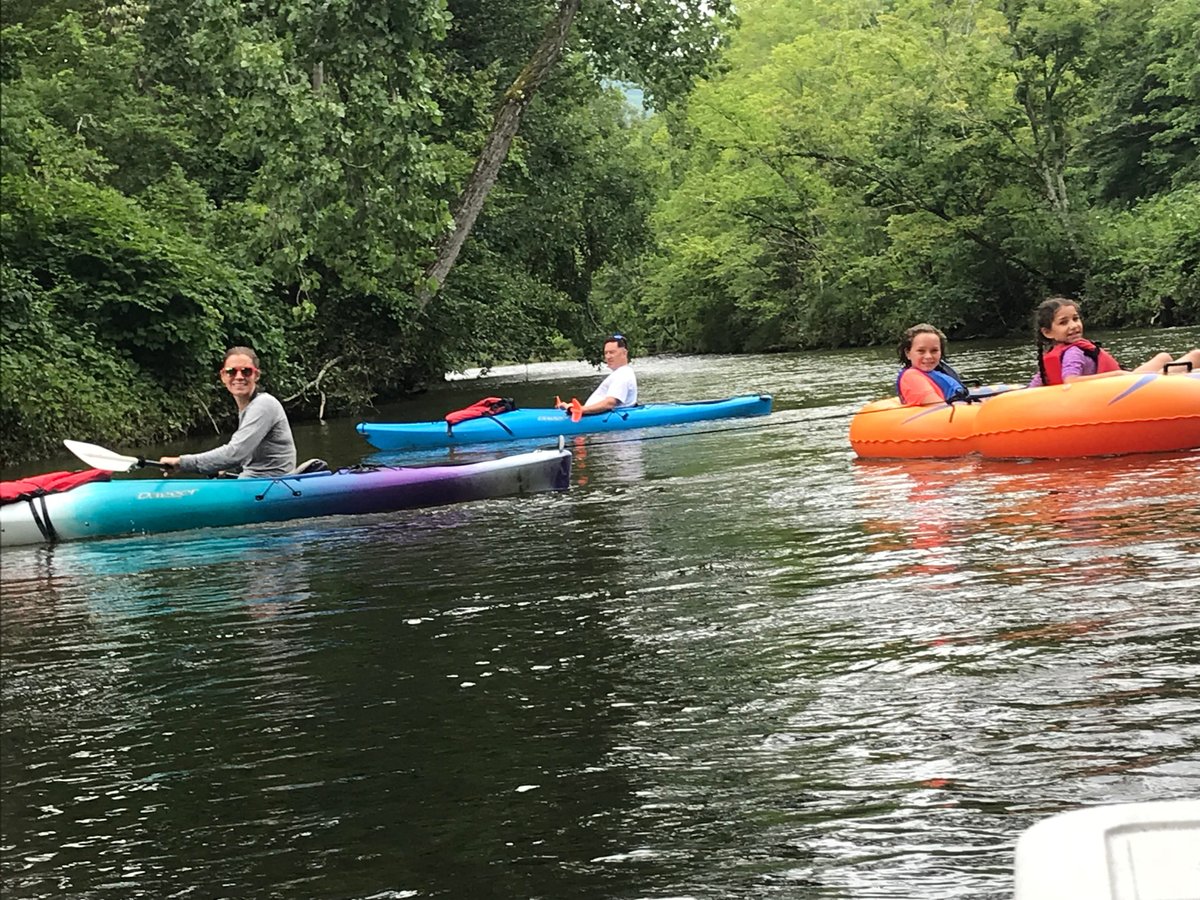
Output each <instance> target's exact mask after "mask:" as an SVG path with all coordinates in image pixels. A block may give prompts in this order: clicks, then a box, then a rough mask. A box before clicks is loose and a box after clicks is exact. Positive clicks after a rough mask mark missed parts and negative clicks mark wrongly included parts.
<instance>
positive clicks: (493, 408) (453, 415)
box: [446, 397, 517, 433]
mask: <svg viewBox="0 0 1200 900" xmlns="http://www.w3.org/2000/svg"><path fill="white" fill-rule="evenodd" d="M516 408H517V404H516V403H514V402H513V401H512V399H511V398H509V397H484V398H483V399H482V400H479V401H476V402H475V403H472V404H471V405H470V406H464V407H463V408H462V409H456V410H454V411H453V412H448V413H446V431H447V432H449V431H450V430H451V429H453V428H454V426H455V425H457V424H458V423H459V422H465V421H467V420H468V419H478V418H480V417H482V416H492V417H495V416H498V415H500V414H501V413H506V412H511V411H512V410H514V409H516ZM497 421H499V420H497ZM500 424H503V423H500ZM504 430H505V431H509V429H508V428H507V427H505V429H504ZM510 433H511V432H510Z"/></svg>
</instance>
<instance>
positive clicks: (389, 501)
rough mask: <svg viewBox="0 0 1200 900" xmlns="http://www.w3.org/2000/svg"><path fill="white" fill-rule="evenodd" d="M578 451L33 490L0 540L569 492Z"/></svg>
mask: <svg viewBox="0 0 1200 900" xmlns="http://www.w3.org/2000/svg"><path fill="white" fill-rule="evenodd" d="M570 477H571V452H570V451H569V450H537V451H534V452H531V453H522V454H517V455H511V456H505V457H502V458H500V459H493V460H485V461H483V462H476V463H468V464H463V465H447V466H420V467H411V466H410V467H391V466H385V467H368V468H357V469H339V470H338V471H336V472H316V473H312V474H305V475H296V476H293V475H284V476H281V477H279V478H177V477H173V478H156V479H150V478H136V479H123V480H112V481H108V480H105V481H92V482H89V483H86V484H81V485H79V486H77V487H73V488H71V489H69V490H64V491H61V492H57V493H49V494H38V493H37V492H31V493H30V495H29V496H27V497H22V498H20V499H18V500H16V501H15V502H12V503H5V504H3V505H0V544H2V545H3V546H4V547H5V548H8V547H9V546H13V545H20V544H41V543H51V542H53V541H70V540H80V539H83V538H98V537H115V536H117V535H125V534H146V533H156V532H161V531H181V530H184V529H188V528H215V527H223V526H229V525H248V524H254V523H261V522H280V521H284V520H287V519H306V518H311V517H314V516H335V515H363V514H367V513H381V512H393V511H395V510H401V509H413V508H416V507H422V506H441V505H444V504H449V503H462V502H464V501H469V500H484V499H489V498H492V497H505V496H511V495H516V494H528V493H534V492H538V491H565V490H567V488H568V486H569V484H570Z"/></svg>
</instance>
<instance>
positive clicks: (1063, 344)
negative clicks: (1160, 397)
mask: <svg viewBox="0 0 1200 900" xmlns="http://www.w3.org/2000/svg"><path fill="white" fill-rule="evenodd" d="M1033 335H1034V341H1035V343H1036V345H1037V351H1038V371H1037V374H1036V375H1034V376H1033V379H1032V380H1031V381H1030V382H1029V386H1030V387H1040V386H1041V385H1050V384H1065V383H1066V382H1068V381H1073V380H1075V379H1076V378H1086V377H1089V376H1092V375H1104V374H1107V373H1109V372H1119V371H1121V366H1120V364H1119V363H1118V362H1117V360H1116V358H1115V357H1113V355H1112V354H1111V353H1109V352H1108V351H1107V350H1105V349H1104V348H1103V347H1101V346H1100V345H1099V344H1097V343H1094V342H1092V341H1089V340H1087V339H1086V338H1084V336H1083V319H1082V318H1081V317H1080V315H1079V301H1078V300H1072V299H1070V298H1068V297H1048V298H1047V299H1045V300H1043V301H1042V302H1041V303H1039V304H1038V307H1037V309H1036V310H1034V313H1033ZM1168 366H1178V367H1179V371H1180V372H1190V371H1192V369H1193V368H1195V367H1200V350H1190V351H1188V352H1187V353H1185V354H1183V355H1182V356H1180V357H1179V358H1178V359H1172V358H1171V354H1169V353H1158V354H1155V356H1153V357H1152V358H1150V359H1148V360H1146V362H1144V363H1142V364H1141V365H1140V366H1138V367H1137V368H1136V369H1134V370H1133V371H1134V372H1160V371H1161V372H1166V373H1168V374H1174V373H1173V372H1172V371H1171V369H1169V368H1167V367H1168Z"/></svg>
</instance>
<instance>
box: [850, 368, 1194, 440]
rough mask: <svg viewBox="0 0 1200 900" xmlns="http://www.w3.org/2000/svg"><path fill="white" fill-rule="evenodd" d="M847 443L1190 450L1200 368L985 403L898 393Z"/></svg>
mask: <svg viewBox="0 0 1200 900" xmlns="http://www.w3.org/2000/svg"><path fill="white" fill-rule="evenodd" d="M993 390H996V389H993ZM999 390H1001V391H1004V390H1006V389H1004V388H1001V389H999ZM850 445H851V446H852V447H853V448H854V452H855V453H857V454H858V455H859V456H861V457H863V458H865V459H922V458H924V459H937V458H946V457H953V456H964V455H966V454H968V453H978V454H981V455H983V456H985V457H988V458H991V459H1057V458H1068V457H1082V456H1118V455H1122V454H1126V453H1163V452H1169V451H1175V450H1192V449H1195V448H1197V447H1200V372H1192V373H1190V374H1187V375H1135V374H1132V373H1128V374H1122V375H1112V376H1108V377H1105V378H1089V379H1084V380H1081V381H1074V382H1071V383H1070V384H1061V385H1053V386H1051V387H1038V388H1019V389H1012V390H1007V392H1003V393H997V394H996V395H995V396H993V397H990V398H988V399H985V400H982V401H981V402H978V403H954V404H939V405H937V406H901V405H900V401H899V400H897V399H896V398H894V397H893V398H892V399H890V400H879V401H876V402H875V403H868V404H867V405H866V406H864V407H863V408H862V409H861V410H859V411H858V413H857V414H856V415H855V416H854V418H853V419H852V420H851V422H850Z"/></svg>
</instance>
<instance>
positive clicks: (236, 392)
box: [159, 347, 296, 478]
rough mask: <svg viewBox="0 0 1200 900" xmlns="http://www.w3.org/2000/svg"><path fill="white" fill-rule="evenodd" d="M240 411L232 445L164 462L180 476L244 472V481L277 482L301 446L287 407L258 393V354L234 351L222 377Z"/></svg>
mask: <svg viewBox="0 0 1200 900" xmlns="http://www.w3.org/2000/svg"><path fill="white" fill-rule="evenodd" d="M218 374H219V376H220V378H221V382H222V383H223V384H224V385H225V389H226V390H228V391H229V393H230V394H231V395H232V396H233V399H234V401H235V402H236V403H237V407H238V428H237V431H235V432H234V434H233V437H232V438H230V439H229V443H227V444H224V445H222V446H220V447H216V448H214V449H212V450H208V451H205V452H204V453H186V454H184V455H183V456H164V457H162V458H161V459H159V462H160V463H162V464H163V465H164V466H167V467H168V468H172V469H178V470H179V471H181V472H202V473H212V472H220V471H222V470H226V469H240V470H241V472H240V477H243V478H272V477H276V476H279V475H286V474H287V473H289V472H291V471H292V470H293V469H294V468H295V467H296V444H295V442H294V441H293V440H292V428H291V426H290V425H289V424H288V420H287V413H285V412H284V411H283V405H282V404H281V403H280V402H279V401H278V400H277V399H275V398H274V397H272V396H271V395H270V394H268V393H265V392H264V391H261V390H259V388H258V379H259V377H260V376H261V375H262V369H261V368H260V367H259V362H258V354H256V353H255V352H254V351H253V350H252V349H250V348H249V347H230V348H229V349H228V350H227V351H225V359H224V360H223V361H222V363H221V369H220V372H219V373H218Z"/></svg>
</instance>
